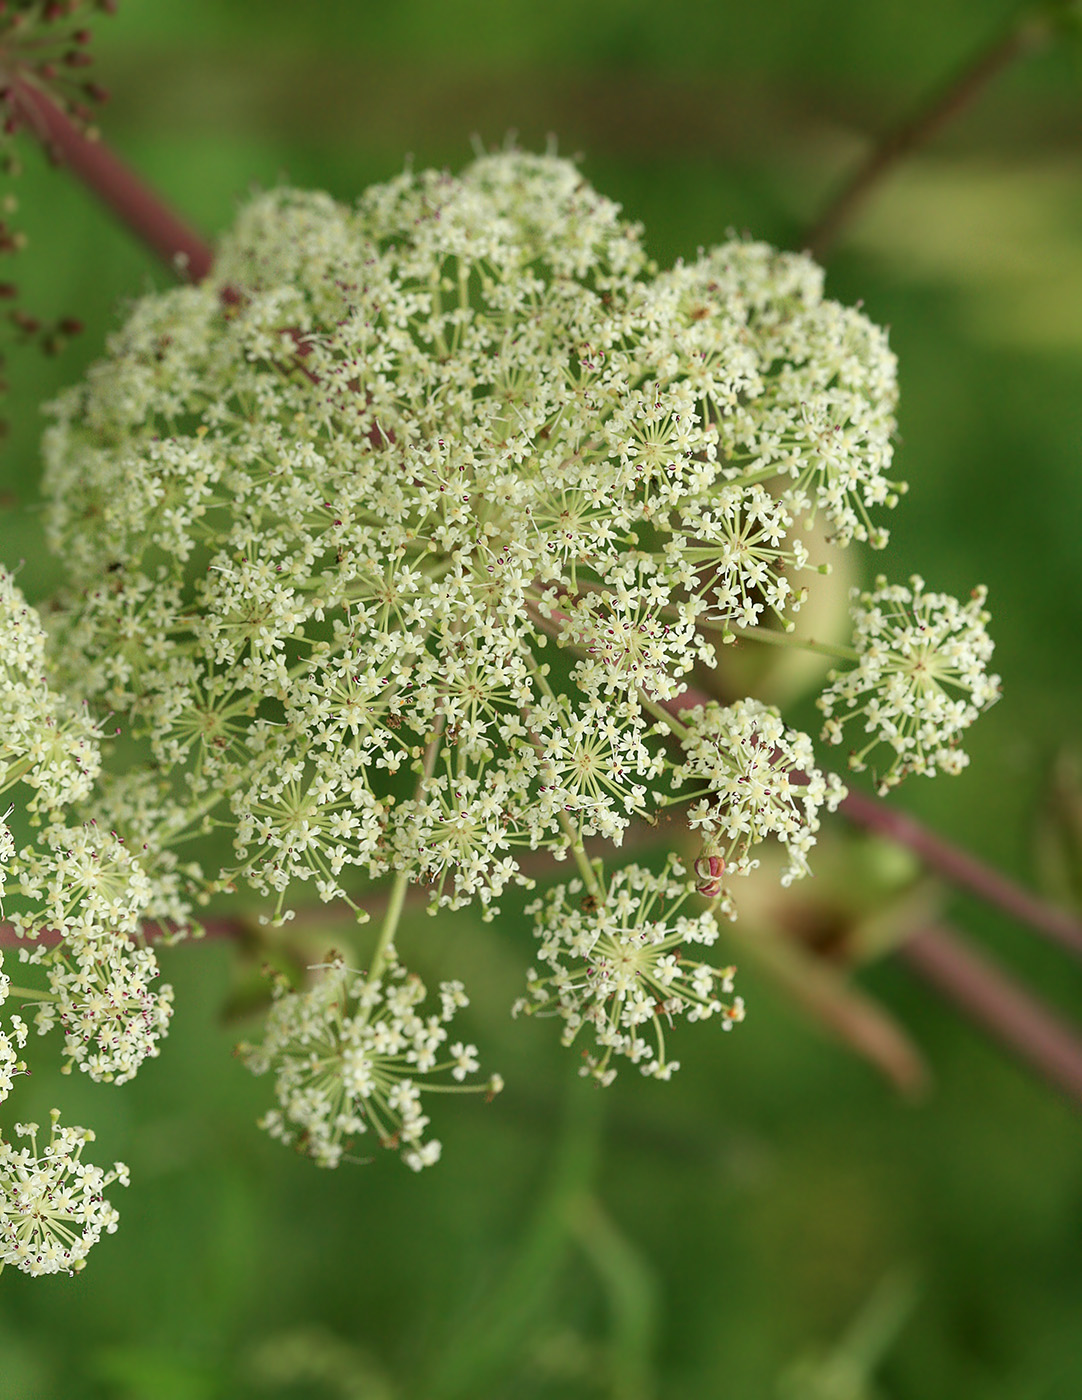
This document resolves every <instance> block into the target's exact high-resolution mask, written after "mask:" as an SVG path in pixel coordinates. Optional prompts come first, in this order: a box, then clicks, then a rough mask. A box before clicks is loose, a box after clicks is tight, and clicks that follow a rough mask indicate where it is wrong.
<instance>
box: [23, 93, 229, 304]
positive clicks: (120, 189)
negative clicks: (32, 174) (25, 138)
mask: <svg viewBox="0 0 1082 1400" xmlns="http://www.w3.org/2000/svg"><path fill="white" fill-rule="evenodd" d="M8 100H9V104H10V106H11V108H12V110H13V111H14V112H15V113H16V114H17V115H18V117H19V118H20V119H21V121H22V122H23V124H24V125H25V127H26V129H27V130H28V131H30V132H31V133H32V134H33V135H34V136H36V137H37V139H38V140H39V141H40V142H41V144H42V145H43V146H44V147H45V149H46V151H47V152H48V153H49V156H50V158H51V159H53V160H55V161H56V162H57V163H58V164H60V165H63V166H65V167H66V168H67V169H68V170H70V171H71V172H72V174H73V175H77V176H78V177H79V179H80V180H82V182H83V183H84V184H85V185H87V186H88V187H89V188H90V189H91V190H93V192H94V193H95V194H96V195H97V196H98V198H99V199H101V200H102V202H103V203H104V204H106V205H107V206H108V207H109V208H110V209H111V210H112V211H113V213H114V214H115V215H116V216H117V217H118V218H119V219H120V220H121V221H122V222H123V223H125V224H126V225H127V226H128V228H129V229H131V231H132V232H133V233H134V234H135V235H136V237H137V238H139V239H140V240H141V241H142V242H143V243H144V244H145V245H146V246H147V247H148V248H150V249H151V250H152V251H153V252H154V253H156V254H157V256H158V257H159V258H161V259H162V261H163V262H165V263H166V264H167V266H168V267H169V269H170V270H171V271H172V272H174V273H179V274H180V275H181V276H182V277H185V278H186V279H187V280H189V281H191V282H200V281H202V279H203V278H204V277H206V275H207V273H208V272H209V271H210V269H211V265H212V264H213V261H214V253H213V251H212V249H211V247H210V245H209V244H208V243H207V242H206V241H205V240H204V239H202V238H201V237H200V236H199V234H197V233H196V232H195V231H194V230H193V229H191V228H189V226H188V225H187V224H186V223H184V222H183V220H181V219H180V218H178V217H177V215H176V214H174V213H173V211H172V210H171V209H169V208H168V207H167V206H166V205H165V204H163V203H162V201H161V200H160V199H159V198H158V197H157V195H155V194H154V193H153V192H152V191H151V190H150V189H148V188H147V186H146V185H145V184H144V183H143V181H142V180H141V179H140V178H139V177H138V176H137V175H136V174H135V173H134V172H133V171H131V170H129V169H128V167H127V166H126V165H124V164H123V162H121V161H120V160H118V159H117V157H116V156H114V155H113V153H112V152H111V151H110V150H109V148H108V147H107V146H105V145H104V144H103V143H102V142H101V141H100V140H91V139H90V138H89V137H87V136H84V135H83V133H82V132H81V131H80V130H79V128H78V127H77V126H76V125H75V123H74V122H73V121H72V120H71V118H70V117H68V116H67V114H66V113H65V112H63V111H62V110H61V109H60V108H59V107H58V106H57V105H56V103H55V102H54V101H53V100H52V99H51V98H50V97H49V96H48V95H47V94H46V93H45V92H43V91H42V90H41V88H39V87H36V86H35V85H34V84H33V83H32V82H31V81H30V80H29V79H28V78H27V77H25V76H23V75H16V76H13V77H12V78H11V80H10V88H9V99H8Z"/></svg>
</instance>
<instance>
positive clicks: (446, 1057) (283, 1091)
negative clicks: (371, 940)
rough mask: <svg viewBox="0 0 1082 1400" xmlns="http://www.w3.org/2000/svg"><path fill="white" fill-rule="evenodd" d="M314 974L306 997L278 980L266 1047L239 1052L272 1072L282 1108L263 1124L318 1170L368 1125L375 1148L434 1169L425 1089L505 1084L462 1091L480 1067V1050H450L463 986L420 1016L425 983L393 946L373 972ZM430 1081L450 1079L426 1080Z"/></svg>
mask: <svg viewBox="0 0 1082 1400" xmlns="http://www.w3.org/2000/svg"><path fill="white" fill-rule="evenodd" d="M314 971H315V973H316V976H315V979H314V980H313V982H312V985H311V986H310V987H309V988H308V989H307V990H305V991H299V992H298V991H293V990H291V989H290V987H289V984H288V982H286V981H285V980H284V979H278V980H277V981H276V983H275V989H274V1004H273V1006H272V1008H271V1011H270V1015H269V1016H268V1018H267V1026H266V1032H265V1035H264V1039H263V1043H262V1045H259V1046H253V1045H242V1046H240V1047H238V1054H240V1056H241V1058H242V1059H243V1060H244V1061H245V1063H246V1064H247V1065H248V1067H249V1069H251V1070H252V1071H253V1072H254V1073H255V1074H265V1073H266V1072H267V1071H268V1070H270V1069H273V1070H274V1072H275V1084H274V1089H275V1095H276V1097H277V1099H278V1103H279V1105H280V1107H279V1108H277V1109H274V1110H272V1111H271V1112H270V1113H268V1114H266V1116H265V1117H264V1118H263V1120H262V1122H261V1124H260V1126H261V1127H263V1128H266V1129H267V1131H268V1132H269V1133H270V1135H271V1136H272V1137H274V1138H278V1139H279V1140H280V1141H282V1142H287V1143H294V1144H296V1146H297V1147H298V1149H299V1150H301V1151H303V1152H305V1153H307V1155H308V1156H309V1157H311V1158H312V1159H313V1160H314V1161H315V1162H317V1163H318V1165H319V1166H321V1167H336V1166H337V1165H338V1164H339V1162H340V1161H341V1160H342V1157H343V1155H344V1154H345V1153H346V1152H347V1151H348V1150H349V1148H350V1147H351V1146H352V1144H353V1142H354V1140H355V1139H356V1138H357V1137H358V1136H359V1135H361V1134H363V1133H366V1132H367V1131H368V1130H369V1128H371V1129H372V1131H373V1132H374V1133H375V1135H376V1138H377V1140H378V1142H379V1143H380V1145H381V1146H383V1147H389V1148H399V1149H401V1153H402V1160H403V1161H404V1162H405V1163H406V1165H407V1166H408V1167H411V1168H412V1169H413V1170H414V1171H420V1170H421V1169H422V1168H424V1167H430V1166H432V1165H433V1163H435V1162H437V1161H438V1160H439V1156H440V1144H439V1142H438V1140H436V1139H435V1138H429V1139H428V1140H427V1141H426V1140H425V1136H424V1133H425V1129H426V1128H427V1127H428V1123H429V1119H428V1116H427V1114H425V1112H424V1111H423V1109H422V1107H421V1095H422V1093H424V1092H426V1091H428V1092H432V1091H433V1090H439V1091H442V1092H443V1093H447V1092H453V1091H454V1090H456V1089H460V1090H462V1091H469V1090H475V1089H483V1090H486V1091H487V1092H489V1093H496V1092H497V1091H498V1090H499V1089H500V1088H501V1087H502V1081H501V1080H500V1079H499V1076H498V1075H497V1076H493V1077H492V1078H490V1079H489V1080H488V1081H487V1082H484V1083H481V1084H469V1085H467V1084H466V1083H465V1082H464V1081H465V1080H466V1078H467V1076H469V1075H472V1074H474V1073H476V1071H477V1069H478V1068H479V1063H478V1059H477V1047H476V1046H475V1045H467V1044H464V1043H463V1042H462V1041H455V1042H453V1043H452V1044H451V1045H447V1040H448V1033H447V1025H448V1023H449V1022H450V1021H451V1019H452V1017H453V1016H454V1014H455V1012H456V1011H457V1010H458V1009H459V1008H460V1007H463V1006H467V1005H468V1004H469V1003H468V1000H467V998H466V994H465V991H464V989H463V986H462V983H461V982H441V983H440V989H439V1001H440V1009H439V1011H438V1012H431V1011H430V1012H429V1013H428V1014H424V1002H425V999H426V996H427V992H426V990H425V985H424V983H423V982H422V981H421V979H420V978H419V977H417V976H415V975H412V974H408V973H407V972H406V970H405V969H404V968H403V967H402V965H401V964H400V963H399V962H398V961H397V959H396V958H395V956H394V952H393V949H392V950H390V952H389V953H388V955H387V960H386V963H385V965H384V967H383V969H382V970H381V971H379V972H373V974H371V975H369V974H366V973H363V972H355V971H354V970H353V969H352V968H350V967H347V966H346V963H345V961H344V959H343V958H341V957H339V956H333V957H332V958H331V959H330V960H329V961H328V962H327V963H326V964H324V965H323V966H321V967H319V968H316V969H314ZM435 1075H445V1076H449V1078H450V1079H451V1081H452V1083H451V1084H447V1083H442V1084H437V1085H433V1084H429V1083H424V1082H422V1081H424V1080H428V1079H431V1078H432V1077H433V1076H435Z"/></svg>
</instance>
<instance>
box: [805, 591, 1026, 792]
mask: <svg viewBox="0 0 1082 1400" xmlns="http://www.w3.org/2000/svg"><path fill="white" fill-rule="evenodd" d="M909 584H910V586H909V587H908V588H906V587H905V586H904V585H902V584H890V583H888V582H887V581H886V579H885V578H882V577H880V578H878V579H877V580H876V585H875V588H874V590H873V591H872V592H870V593H862V592H860V590H859V589H855V590H854V593H853V596H854V600H855V601H854V605H853V608H852V615H853V623H854V632H853V641H854V644H855V647H856V660H857V664H856V666H855V667H854V668H853V669H852V670H850V671H835V672H833V673H832V674H831V684H830V685H829V686H828V687H827V689H826V690H825V691H824V692H823V694H822V696H821V697H820V700H819V708H820V709H821V710H822V712H823V714H824V715H826V717H827V718H826V724H825V725H824V726H823V738H824V739H827V740H829V741H830V742H831V743H833V744H840V743H841V742H842V739H843V737H844V734H845V725H846V723H847V722H848V721H850V720H855V719H858V718H860V719H862V720H863V731H864V733H865V734H868V735H871V738H870V739H868V740H867V742H866V743H864V744H863V745H862V746H861V747H860V748H858V749H855V750H854V751H853V752H852V753H851V754H850V757H849V766H850V767H851V768H854V769H856V770H860V769H863V768H865V767H866V766H867V757H868V754H869V753H871V752H872V750H873V749H875V748H876V747H877V745H879V744H880V743H885V744H886V745H887V746H888V747H889V748H890V749H892V750H893V760H892V762H891V766H890V768H888V769H887V771H886V772H885V773H884V774H882V776H881V777H880V778H879V791H880V793H884V792H887V791H888V790H889V789H890V788H892V787H895V786H896V785H897V784H898V783H900V782H901V781H902V779H903V778H904V777H905V775H906V774H907V773H925V774H928V775H933V774H935V773H936V772H943V773H959V772H961V770H962V769H963V768H964V767H965V766H966V764H967V763H968V762H969V757H968V755H967V754H966V753H965V752H964V751H963V750H962V749H960V748H959V747H958V736H959V735H960V734H961V732H962V730H963V729H967V728H968V727H969V726H970V725H971V724H972V723H973V721H974V720H975V719H976V718H977V716H978V714H980V712H981V710H984V709H987V707H988V706H989V705H991V704H992V703H993V702H994V701H995V700H997V699H998V698H999V688H1000V682H999V677H998V676H994V675H990V674H989V673H988V662H989V660H990V659H991V655H992V645H993V644H992V639H991V638H990V637H989V635H988V633H987V631H986V630H985V628H986V624H987V622H988V613H987V612H986V611H985V609H984V601H985V598H986V596H987V589H985V588H983V587H982V588H976V589H974V590H973V595H972V597H971V598H970V600H969V602H968V603H960V602H959V601H958V600H957V599H956V598H952V597H950V595H949V594H946V593H926V592H925V591H924V580H923V579H922V578H920V577H919V575H916V574H915V575H914V576H913V577H912V578H911V579H910V581H909Z"/></svg>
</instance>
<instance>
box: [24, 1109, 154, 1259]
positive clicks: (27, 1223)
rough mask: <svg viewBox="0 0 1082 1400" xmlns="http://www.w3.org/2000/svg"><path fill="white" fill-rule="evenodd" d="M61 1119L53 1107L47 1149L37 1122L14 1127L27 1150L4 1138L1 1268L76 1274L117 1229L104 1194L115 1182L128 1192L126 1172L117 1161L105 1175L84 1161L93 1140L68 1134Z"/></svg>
mask: <svg viewBox="0 0 1082 1400" xmlns="http://www.w3.org/2000/svg"><path fill="white" fill-rule="evenodd" d="M59 1119H60V1113H59V1110H58V1109H53V1112H52V1128H51V1131H50V1134H49V1141H48V1142H47V1143H46V1144H44V1145H43V1146H41V1147H39V1145H38V1132H39V1129H38V1125H37V1124H36V1123H16V1124H15V1132H16V1134H17V1136H18V1137H19V1138H21V1139H23V1140H24V1144H25V1140H26V1139H29V1144H27V1145H23V1146H21V1147H16V1146H15V1144H14V1143H12V1142H8V1141H6V1140H4V1139H3V1138H0V1270H2V1269H3V1268H4V1266H5V1265H7V1264H11V1265H12V1266H13V1267H14V1268H16V1269H20V1270H21V1271H22V1272H23V1273H26V1274H56V1273H74V1272H75V1271H76V1270H78V1269H81V1268H82V1267H83V1265H84V1262H85V1260H86V1256H87V1254H88V1253H89V1251H90V1249H91V1248H92V1247H93V1246H94V1245H95V1244H96V1243H97V1242H98V1240H99V1239H100V1238H101V1236H102V1234H112V1233H113V1232H114V1231H115V1229H116V1227H117V1220H118V1219H119V1216H118V1213H117V1211H116V1210H115V1209H114V1208H113V1206H111V1205H110V1204H109V1202H108V1201H107V1200H106V1199H105V1196H104V1194H103V1193H104V1191H105V1189H106V1188H107V1187H108V1186H111V1185H112V1184H113V1183H114V1182H118V1183H119V1184H120V1185H121V1186H127V1184H128V1169H127V1167H126V1166H124V1164H123V1163H122V1162H116V1163H114V1165H113V1168H112V1170H111V1171H108V1172H105V1171H102V1169H101V1168H100V1167H95V1166H93V1165H92V1164H91V1163H90V1162H84V1161H83V1149H84V1147H85V1146H86V1144H87V1143H88V1142H93V1141H94V1134H93V1133H92V1132H90V1131H89V1129H87V1128H75V1127H72V1128H62V1127H60V1123H59Z"/></svg>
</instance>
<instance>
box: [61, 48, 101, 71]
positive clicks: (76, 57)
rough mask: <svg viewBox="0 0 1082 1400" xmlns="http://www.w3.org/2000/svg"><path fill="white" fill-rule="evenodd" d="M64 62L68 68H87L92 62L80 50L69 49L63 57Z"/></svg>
mask: <svg viewBox="0 0 1082 1400" xmlns="http://www.w3.org/2000/svg"><path fill="white" fill-rule="evenodd" d="M64 62H65V64H66V65H67V66H68V67H69V68H89V67H90V65H91V64H92V63H93V62H94V60H93V59H92V58H91V57H90V55H89V54H88V53H83V51H82V49H69V50H68V51H67V53H66V54H65V55H64Z"/></svg>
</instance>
